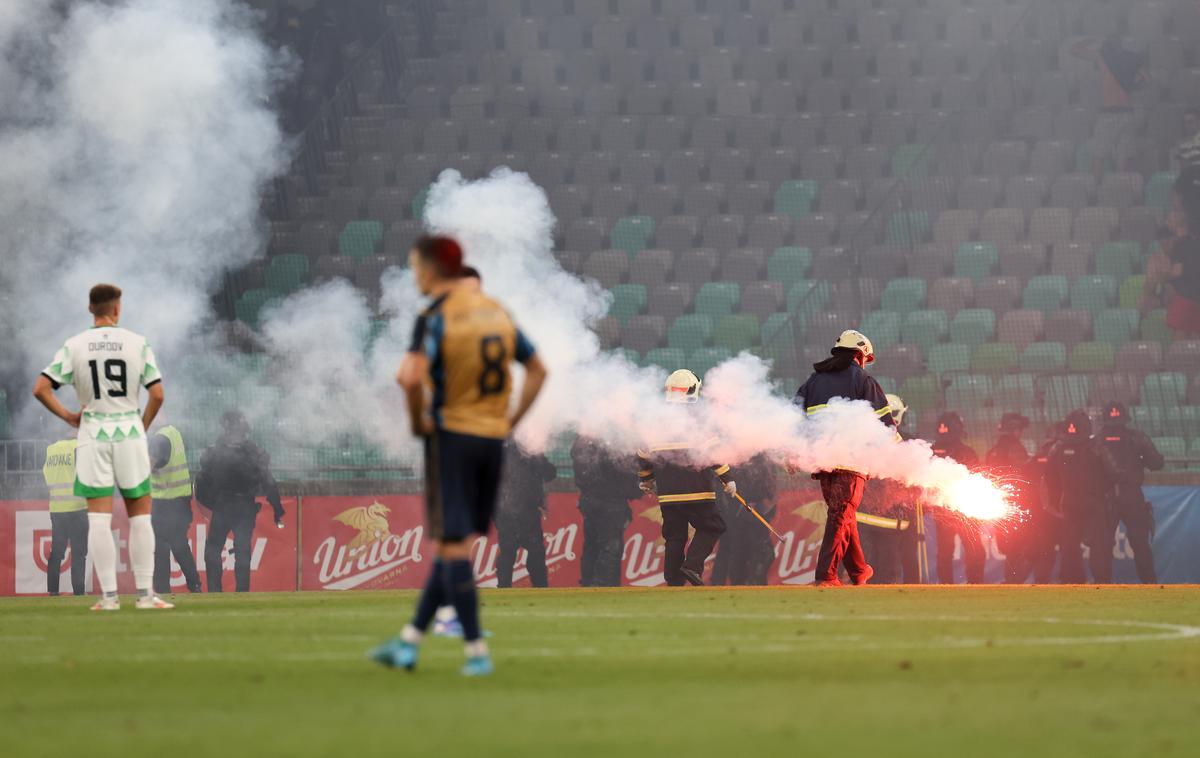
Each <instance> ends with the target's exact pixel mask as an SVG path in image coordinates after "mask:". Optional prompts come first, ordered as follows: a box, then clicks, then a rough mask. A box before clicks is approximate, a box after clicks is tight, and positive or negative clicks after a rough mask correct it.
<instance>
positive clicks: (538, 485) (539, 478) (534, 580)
mask: <svg viewBox="0 0 1200 758" xmlns="http://www.w3.org/2000/svg"><path fill="white" fill-rule="evenodd" d="M557 476H558V469H556V468H555V467H554V464H553V463H551V462H550V461H549V459H547V458H546V456H544V455H530V454H529V453H526V452H525V451H524V450H522V449H521V446H520V445H518V444H517V443H516V442H514V441H512V440H511V439H510V440H509V441H508V442H506V443H505V444H504V469H503V473H502V474H501V480H500V481H501V487H500V502H499V508H497V510H496V536H497V539H498V540H499V542H500V552H499V555H498V556H497V557H496V583H497V584H498V585H499V586H500V587H511V586H512V577H513V564H514V563H515V562H516V559H517V550H519V549H520V548H525V550H526V551H527V552H528V553H529V558H528V559H527V560H526V562H525V568H526V569H527V570H528V571H529V583H530V584H532V585H533V586H534V587H547V586H549V575H548V573H547V570H546V535H545V532H543V531H542V517H543V516H544V515H545V512H546V485H547V484H548V483H550V482H552V481H554V479H555V478H556V477H557Z"/></svg>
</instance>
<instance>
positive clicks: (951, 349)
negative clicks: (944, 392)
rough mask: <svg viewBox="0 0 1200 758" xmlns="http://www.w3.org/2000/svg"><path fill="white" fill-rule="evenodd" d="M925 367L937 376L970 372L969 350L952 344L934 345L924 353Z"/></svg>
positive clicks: (963, 346)
mask: <svg viewBox="0 0 1200 758" xmlns="http://www.w3.org/2000/svg"><path fill="white" fill-rule="evenodd" d="M925 367H926V369H928V370H929V372H930V373H932V374H936V375H938V376H946V375H949V374H954V373H963V372H966V371H970V370H971V348H970V346H969V345H958V344H954V343H949V344H942V345H934V346H932V347H931V348H929V350H928V351H926V353H925Z"/></svg>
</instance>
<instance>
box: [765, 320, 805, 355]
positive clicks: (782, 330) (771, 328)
mask: <svg viewBox="0 0 1200 758" xmlns="http://www.w3.org/2000/svg"><path fill="white" fill-rule="evenodd" d="M797 327H799V328H797ZM797 332H799V333H801V334H803V333H804V323H803V321H800V320H797V318H796V317H794V316H793V315H792V314H790V313H772V314H771V315H770V316H767V320H766V321H764V322H763V324H762V328H761V329H760V330H759V340H758V341H759V343H760V344H762V345H763V346H764V347H768V348H773V347H780V346H782V347H786V348H791V349H794V348H795V346H796V337H795V335H796V333H797Z"/></svg>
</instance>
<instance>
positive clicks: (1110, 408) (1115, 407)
mask: <svg viewBox="0 0 1200 758" xmlns="http://www.w3.org/2000/svg"><path fill="white" fill-rule="evenodd" d="M1104 421H1105V423H1107V424H1125V423H1127V422H1128V421H1129V409H1128V408H1126V407H1125V404H1124V403H1118V402H1116V401H1113V402H1111V403H1109V404H1108V405H1106V406H1104Z"/></svg>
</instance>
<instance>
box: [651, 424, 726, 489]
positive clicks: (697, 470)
mask: <svg viewBox="0 0 1200 758" xmlns="http://www.w3.org/2000/svg"><path fill="white" fill-rule="evenodd" d="M716 445H717V439H716V438H715V437H714V438H712V439H708V440H703V441H694V440H663V441H659V442H655V443H654V444H652V445H651V446H650V447H649V448H648V449H646V450H639V451H638V465H639V469H638V477H639V478H640V479H641V480H642V483H643V484H645V483H648V482H653V483H654V484H655V487H656V489H657V490H658V502H659V504H660V505H676V504H680V503H704V502H710V503H711V502H714V501H716V499H717V493H716V491H715V490H714V488H713V480H712V475H713V474H716V476H717V478H718V479H720V480H721V483H722V484H728V483H729V482H730V481H732V479H733V474H732V473H731V471H730V469H729V466H727V465H725V464H723V463H713V464H708V465H705V464H704V461H706V460H707V455H706V451H708V450H711V449H712V448H713V447H715V446H716Z"/></svg>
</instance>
